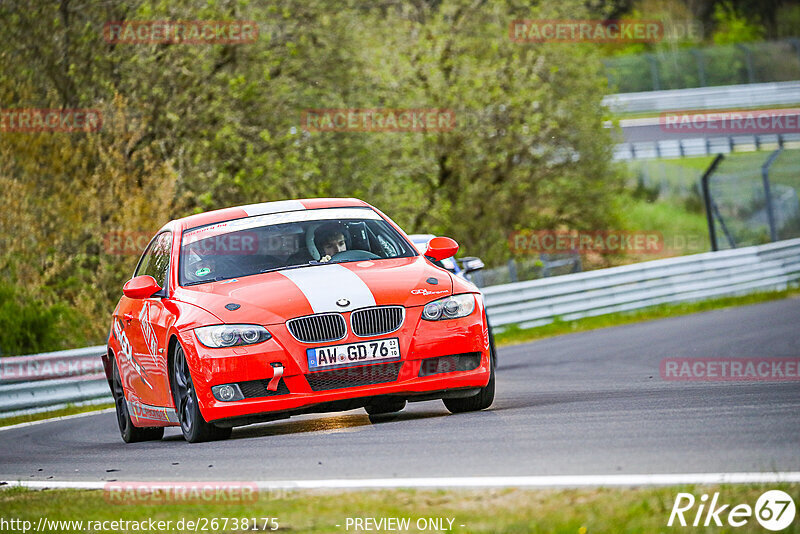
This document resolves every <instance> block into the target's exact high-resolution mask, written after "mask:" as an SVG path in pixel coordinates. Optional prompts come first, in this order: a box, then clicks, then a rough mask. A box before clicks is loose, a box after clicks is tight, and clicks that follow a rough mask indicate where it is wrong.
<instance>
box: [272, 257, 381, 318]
mask: <svg viewBox="0 0 800 534" xmlns="http://www.w3.org/2000/svg"><path fill="white" fill-rule="evenodd" d="M280 274H282V275H283V276H285V277H286V278H288V279H289V280H291V281H292V282H294V284H295V285H296V286H297V287H298V288H300V291H302V292H303V295H305V297H306V299H308V303H309V304H311V308H312V309H313V310H314V313H325V312H343V311H350V310H355V309H357V308H364V307H367V306H375V296H374V295H373V294H372V291H370V289H369V287H368V286H367V284H365V283H364V281H363V280H361V278H359V277H358V276H357V275H356V274H355V273H354V272H353V271H351V270H350V269H348V268H347V267H345V266H343V265H336V264H334V265H320V266H314V267H305V268H302V269H292V270H287V271H280ZM343 298H344V299H347V300H349V301H350V304H349V305H348V306H339V305H337V304H336V301H337V300H339V299H343Z"/></svg>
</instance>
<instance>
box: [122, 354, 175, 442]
mask: <svg viewBox="0 0 800 534" xmlns="http://www.w3.org/2000/svg"><path fill="white" fill-rule="evenodd" d="M111 394H112V396H113V397H114V407H115V409H116V412H117V425H118V426H119V433H120V435H121V436H122V441H124V442H125V443H138V442H141V441H156V440H159V439H161V438H163V437H164V427H163V426H161V427H144V428H140V427H137V426H133V421H132V420H131V414H130V412H129V411H128V403H127V402H126V400H125V390H124V389H123V388H122V379H121V378H120V375H119V369H118V368H117V359H116V358H114V357H113V356H112V358H111Z"/></svg>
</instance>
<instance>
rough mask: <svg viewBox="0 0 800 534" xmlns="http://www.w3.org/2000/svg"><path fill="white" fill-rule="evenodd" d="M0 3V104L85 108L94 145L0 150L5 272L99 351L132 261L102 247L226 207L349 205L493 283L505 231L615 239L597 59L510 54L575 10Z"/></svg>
mask: <svg viewBox="0 0 800 534" xmlns="http://www.w3.org/2000/svg"><path fill="white" fill-rule="evenodd" d="M63 6H64V9H59V5H58V4H56V3H52V2H44V1H35V2H30V3H24V4H23V3H21V2H11V3H0V30H2V32H3V34H4V35H5V36H6V39H4V40H3V42H2V43H0V57H2V58H4V59H5V61H4V68H3V69H2V71H0V100H2V101H3V102H8V103H10V104H8V105H4V107H20V108H22V107H49V108H59V107H87V108H97V109H100V110H101V111H102V113H103V118H104V126H103V129H102V130H101V131H99V132H97V133H93V134H84V133H74V134H63V133H62V134H53V133H14V134H9V135H3V136H1V137H0V196H2V198H3V204H4V207H6V208H7V209H5V210H3V213H0V235H4V236H9V238H8V246H7V247H4V248H3V249H2V250H1V251H0V268H3V267H6V268H10V267H12V266H13V267H14V268H15V269H18V272H19V275H18V276H19V277H20V278H24V279H26V280H29V281H30V287H31V291H32V293H34V294H35V293H37V292H44V291H50V292H51V293H52V294H53V295H54V296H53V298H54V299H55V300H54V302H55V301H58V302H63V303H65V304H66V305H68V306H69V307H71V308H73V309H75V310H77V311H78V313H80V314H81V316H83V317H85V318H86V320H85V321H84V322H83V323H82V325H81V333H82V334H86V335H89V336H90V337H91V338H92V339H94V340H96V341H100V340H102V338H103V336H104V335H105V333H106V332H107V322H108V315H109V314H110V313H111V311H112V309H113V306H114V303H115V301H116V300H117V299H118V298H119V292H120V287H121V285H122V283H123V282H124V281H125V278H126V277H127V276H129V275H130V272H131V270H132V268H133V265H134V263H135V261H136V257H135V256H115V255H113V254H109V253H108V252H107V251H106V250H105V249H104V240H103V236H104V234H106V233H107V232H120V231H123V232H143V233H148V234H152V233H154V232H155V231H156V230H157V229H158V228H159V227H160V225H161V224H163V223H164V222H166V221H168V220H169V219H171V218H176V217H180V216H184V215H188V214H191V213H196V212H199V211H204V210H209V209H216V208H221V207H226V206H231V205H237V204H246V203H255V202H264V201H270V200H280V199H285V198H304V197H320V196H355V197H359V198H362V199H364V200H366V201H368V202H370V203H372V204H374V205H376V206H377V207H379V208H380V209H382V210H383V211H385V212H386V213H387V214H389V215H390V216H391V217H392V218H393V219H394V220H396V221H397V222H398V223H399V224H400V225H402V226H403V227H404V228H405V229H407V230H408V231H410V232H433V233H438V234H446V235H450V236H452V237H454V238H455V239H456V240H458V241H459V242H460V243H461V245H462V249H463V250H464V251H466V252H467V253H469V254H470V255H478V256H482V257H483V258H484V259H485V260H486V261H487V263H489V264H497V263H501V262H503V261H505V260H506V259H507V256H508V249H507V239H506V237H507V235H508V233H509V232H511V231H513V230H515V229H519V228H530V227H536V228H542V227H560V226H568V227H574V228H605V227H612V226H614V221H615V220H616V219H615V215H614V214H613V213H612V204H613V203H612V202H611V199H613V197H614V195H615V193H616V192H618V191H619V190H620V187H621V179H620V175H619V173H618V172H617V171H616V170H615V168H612V167H611V166H610V164H609V161H610V151H611V146H612V140H611V137H610V133H609V132H608V131H607V130H606V129H604V128H603V127H602V125H603V121H604V120H605V119H607V117H606V116H605V115H606V112H605V110H604V108H603V107H602V97H603V95H604V94H605V93H606V92H608V87H607V84H606V81H605V78H604V76H603V73H602V70H601V62H600V56H599V51H598V50H597V47H595V46H592V45H585V46H584V45H577V46H573V45H570V46H565V45H563V44H560V43H547V44H520V43H515V42H512V41H511V40H510V39H509V38H508V24H509V21H510V20H514V19H536V18H555V19H559V18H560V19H570V18H576V19H580V18H592V17H593V16H597V14H596V13H595V12H592V11H590V10H588V9H587V8H586V7H585V4H584V3H583V2H580V1H578V0H567V1H565V2H560V3H557V4H548V5H537V6H531V5H529V3H527V2H520V1H517V0H502V1H498V2H491V3H473V2H468V1H466V0H449V1H444V2H396V3H389V4H386V3H375V4H370V3H364V2H362V1H360V0H358V1H357V0H347V1H345V2H339V3H336V4H334V3H332V2H325V1H311V2H303V3H299V2H294V3H291V4H289V3H287V2H285V1H283V0H272V1H268V2H249V3H248V2H215V3H208V2H201V1H199V0H198V1H186V2H164V1H157V0H138V1H135V2H127V1H126V2H123V1H122V0H110V1H107V2H103V3H101V4H97V3H92V2H85V3H64V4H63ZM128 19H136V20H164V19H167V20H194V19H205V20H255V21H259V29H260V33H259V37H258V39H257V41H256V42H254V43H250V44H240V45H221V44H213V45H188V44H111V43H108V42H106V41H105V40H104V39H103V36H102V28H103V25H104V23H105V22H106V21H109V20H115V21H119V20H128ZM317 108H442V109H450V110H453V112H454V113H455V116H456V121H457V127H456V128H455V129H454V130H452V131H443V132H434V131H427V132H411V133H402V132H401V133H389V132H383V133H378V132H307V131H304V130H303V128H302V124H301V120H300V118H301V115H302V113H303V110H307V109H317Z"/></svg>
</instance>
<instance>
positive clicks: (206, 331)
mask: <svg viewBox="0 0 800 534" xmlns="http://www.w3.org/2000/svg"><path fill="white" fill-rule="evenodd" d="M194 334H195V335H196V336H197V339H198V341H200V343H202V344H203V345H205V346H206V347H209V348H212V349H219V348H223V347H238V346H240V345H255V344H256V343H261V342H262V341H266V340H268V339H270V338H271V337H272V334H270V333H269V332H268V331H267V329H266V328H264V327H263V326H259V325H257V324H219V325H214V326H202V327H200V328H195V329H194Z"/></svg>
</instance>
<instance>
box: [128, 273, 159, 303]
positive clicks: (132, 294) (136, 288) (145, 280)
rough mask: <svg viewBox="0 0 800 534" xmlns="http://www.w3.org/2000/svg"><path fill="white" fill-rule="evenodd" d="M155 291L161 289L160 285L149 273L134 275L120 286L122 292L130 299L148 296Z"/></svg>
mask: <svg viewBox="0 0 800 534" xmlns="http://www.w3.org/2000/svg"><path fill="white" fill-rule="evenodd" d="M157 291H161V286H159V285H158V282H156V279H155V278H153V277H152V276H150V275H142V276H135V277H133V278H131V279H130V280H128V281H127V282H125V285H124V286H122V292H123V293H124V294H125V296H126V297H128V298H131V299H146V298H150V297H152V296H153V293H155V292H157Z"/></svg>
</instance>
